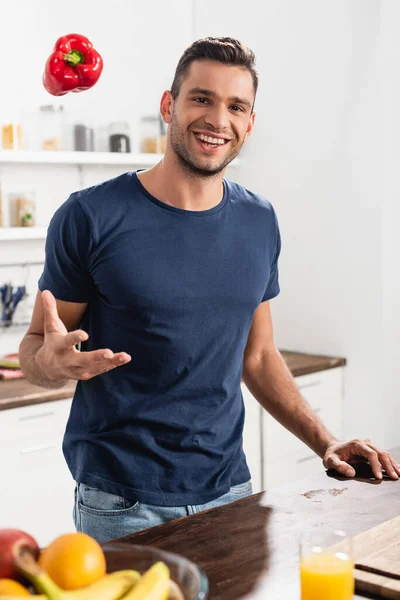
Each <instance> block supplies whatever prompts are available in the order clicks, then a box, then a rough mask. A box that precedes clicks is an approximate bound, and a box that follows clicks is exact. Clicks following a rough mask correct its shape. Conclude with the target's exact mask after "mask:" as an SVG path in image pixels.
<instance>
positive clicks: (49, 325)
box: [42, 290, 65, 333]
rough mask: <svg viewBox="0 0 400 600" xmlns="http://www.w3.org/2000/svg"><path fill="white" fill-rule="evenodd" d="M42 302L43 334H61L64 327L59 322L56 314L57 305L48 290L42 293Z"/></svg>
mask: <svg viewBox="0 0 400 600" xmlns="http://www.w3.org/2000/svg"><path fill="white" fill-rule="evenodd" d="M42 302H43V311H44V332H45V333H63V332H64V329H65V328H64V326H61V327H60V325H62V322H61V321H60V317H59V316H58V312H57V303H56V299H55V298H54V296H53V294H52V293H51V292H50V291H49V290H44V291H43V292H42Z"/></svg>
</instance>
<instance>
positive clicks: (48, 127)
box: [39, 104, 64, 151]
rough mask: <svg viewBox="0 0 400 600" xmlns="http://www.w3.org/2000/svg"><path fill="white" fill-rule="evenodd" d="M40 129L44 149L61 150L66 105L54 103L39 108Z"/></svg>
mask: <svg viewBox="0 0 400 600" xmlns="http://www.w3.org/2000/svg"><path fill="white" fill-rule="evenodd" d="M39 130H40V135H41V144H40V146H41V149H42V150H53V151H54V150H61V149H62V148H63V134H64V107H63V106H54V105H53V104H45V105H42V106H41V107H40V109H39Z"/></svg>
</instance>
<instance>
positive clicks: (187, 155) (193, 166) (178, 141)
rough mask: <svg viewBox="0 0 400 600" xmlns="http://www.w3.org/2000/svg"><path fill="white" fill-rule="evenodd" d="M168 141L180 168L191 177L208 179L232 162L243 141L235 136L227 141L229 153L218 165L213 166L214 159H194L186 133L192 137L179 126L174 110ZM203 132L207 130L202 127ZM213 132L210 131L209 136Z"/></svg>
mask: <svg viewBox="0 0 400 600" xmlns="http://www.w3.org/2000/svg"><path fill="white" fill-rule="evenodd" d="M169 127H170V136H171V137H170V139H171V148H172V150H173V151H174V153H175V155H176V156H177V158H178V160H179V162H180V164H181V166H182V167H183V168H184V169H185V171H186V172H188V173H189V174H190V175H191V176H192V177H200V178H209V177H215V176H216V175H218V173H221V171H223V170H224V169H225V167H226V166H227V165H229V163H230V162H232V161H233V159H234V158H236V157H237V155H238V154H239V152H240V150H241V148H242V146H243V144H244V139H243V140H241V141H240V140H239V141H236V143H235V140H237V138H236V136H235V137H234V138H233V140H232V141H229V142H228V143H229V144H233V146H232V148H231V150H230V152H229V153H228V154H227V156H225V158H223V159H222V160H221V162H220V164H217V165H216V164H215V159H213V158H211V157H210V158H209V159H208V160H207V159H206V158H204V159H203V160H201V159H199V158H198V157H196V155H195V154H194V152H191V151H190V149H189V144H188V142H187V139H186V138H185V135H186V132H187V131H189V135H194V134H193V133H192V132H191V131H190V129H189V130H186V129H185V128H184V127H182V125H180V123H179V121H178V119H177V116H176V113H175V110H174V111H173V113H172V120H171V123H170V126H169ZM202 129H203V130H205V129H207V130H208V131H210V130H209V129H208V128H206V127H204V126H203V127H202ZM212 133H213V132H212V131H210V134H212Z"/></svg>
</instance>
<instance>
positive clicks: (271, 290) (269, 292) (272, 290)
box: [261, 211, 281, 302]
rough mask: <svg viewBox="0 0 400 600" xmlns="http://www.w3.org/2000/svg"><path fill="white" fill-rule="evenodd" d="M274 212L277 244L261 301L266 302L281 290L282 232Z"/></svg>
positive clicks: (274, 235)
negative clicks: (279, 265)
mask: <svg viewBox="0 0 400 600" xmlns="http://www.w3.org/2000/svg"><path fill="white" fill-rule="evenodd" d="M273 214H274V231H273V236H272V239H274V241H275V244H274V246H273V248H272V249H271V253H270V256H271V257H272V258H271V266H270V275H269V279H268V284H267V288H266V290H265V293H264V296H263V298H262V300H261V302H265V301H266V300H271V299H272V298H275V297H276V296H277V295H278V294H279V292H280V287H279V270H278V260H279V255H280V253H281V234H280V231H279V224H278V219H277V217H276V214H275V211H273Z"/></svg>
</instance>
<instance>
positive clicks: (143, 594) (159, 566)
mask: <svg viewBox="0 0 400 600" xmlns="http://www.w3.org/2000/svg"><path fill="white" fill-rule="evenodd" d="M169 582H170V577H169V569H168V567H167V565H166V564H164V563H163V562H157V563H155V564H154V565H153V566H152V567H150V569H148V570H147V571H146V572H145V573H144V574H143V575H142V577H141V578H140V580H139V582H138V583H137V584H136V585H135V586H134V587H133V588H132V589H131V590H130V591H129V592H128V593H127V594H126V595H125V596H124V597H123V600H167V598H168V594H169V589H170V588H169Z"/></svg>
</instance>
